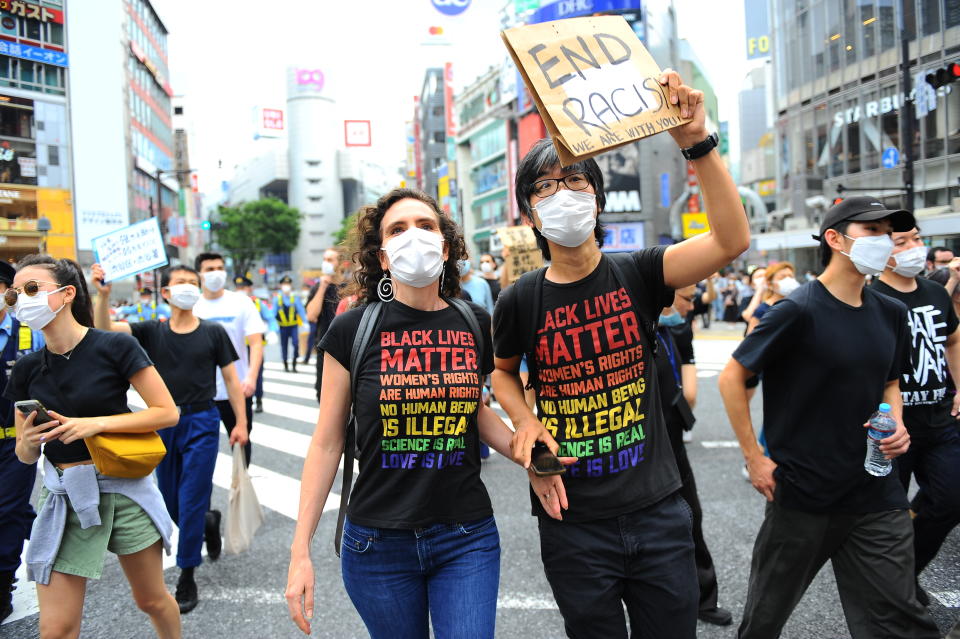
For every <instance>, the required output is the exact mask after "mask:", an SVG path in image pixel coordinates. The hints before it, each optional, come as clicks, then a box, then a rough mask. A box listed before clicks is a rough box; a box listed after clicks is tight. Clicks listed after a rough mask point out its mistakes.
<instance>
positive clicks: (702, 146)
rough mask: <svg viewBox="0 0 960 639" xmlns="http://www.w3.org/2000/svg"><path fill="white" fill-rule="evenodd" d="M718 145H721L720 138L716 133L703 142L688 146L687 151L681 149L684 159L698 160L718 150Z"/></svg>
mask: <svg viewBox="0 0 960 639" xmlns="http://www.w3.org/2000/svg"><path fill="white" fill-rule="evenodd" d="M718 144H720V136H719V135H718V134H717V132H716V131H714V132H713V133H711V134H710V135H708V136H707V137H706V139H705V140H703V141H702V142H698V143H697V144H694V145H693V146H688V147H687V148H685V149H680V152H681V153H683V157H684V158H686V159H687V160H697V159H699V158H702V157H703V156H705V155H706V154H707V153H709V152H710V151H712V150H713V149H714V148H716V147H717V145H718Z"/></svg>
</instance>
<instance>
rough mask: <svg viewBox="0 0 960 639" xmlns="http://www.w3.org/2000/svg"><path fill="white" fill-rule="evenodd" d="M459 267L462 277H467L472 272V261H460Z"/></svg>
mask: <svg viewBox="0 0 960 639" xmlns="http://www.w3.org/2000/svg"><path fill="white" fill-rule="evenodd" d="M457 266H458V267H459V269H460V275H466V274H467V273H469V272H470V260H459V261H458V262H457Z"/></svg>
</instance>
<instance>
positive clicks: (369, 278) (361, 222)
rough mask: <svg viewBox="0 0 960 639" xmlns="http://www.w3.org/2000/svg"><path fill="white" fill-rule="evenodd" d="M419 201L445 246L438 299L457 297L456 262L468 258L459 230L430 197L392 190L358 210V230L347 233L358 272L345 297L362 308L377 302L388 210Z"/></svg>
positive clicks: (458, 280) (381, 274) (412, 192)
mask: <svg viewBox="0 0 960 639" xmlns="http://www.w3.org/2000/svg"><path fill="white" fill-rule="evenodd" d="M408 199H409V200H418V201H420V202H423V203H424V204H426V205H427V206H429V207H430V208H431V209H433V212H434V213H436V214H437V217H438V218H439V221H440V233H441V234H442V235H443V241H444V244H446V246H447V259H446V261H445V262H444V263H443V272H442V274H441V276H440V277H441V281H440V296H441V297H459V296H460V270H459V268H457V261H458V260H461V259H466V258H467V249H466V245H465V244H464V242H463V233H462V232H461V231H460V227H459V226H458V225H457V223H456V222H454V221H453V220H452V219H451V218H450V217H449V216H448V215H447V214H445V213H444V212H443V211H442V210H441V209H440V207H439V206H438V205H437V201H436V200H434V199H433V198H432V197H430V196H429V195H427V194H426V193H424V192H423V191H420V190H417V189H393V190H392V191H390V192H389V193H387V194H386V195H384V196H383V197H381V198H380V199H379V200H377V203H376V204H375V205H373V206H364V207H361V208H360V210H359V211H358V215H357V226H356V227H355V228H354V229H353V230H352V231H351V232H350V237H349V240H348V246H349V247H350V250H351V251H352V253H353V257H352V259H353V263H354V264H356V265H357V268H356V270H355V272H354V274H353V281H351V282H350V284H349V285H348V287H347V290H346V291H345V293H344V294H345V295H356V296H357V303H358V305H360V304H365V303H369V302H375V301H377V300H378V299H380V298H379V297H378V296H377V283H378V282H379V281H380V280H381V279H382V278H383V275H384V271H383V269H382V268H381V267H380V248H381V247H382V246H383V242H382V240H381V229H380V224H381V222H383V216H384V215H386V213H387V211H388V210H389V209H390V207H391V206H393V205H394V204H396V203H397V202H399V201H400V200H408Z"/></svg>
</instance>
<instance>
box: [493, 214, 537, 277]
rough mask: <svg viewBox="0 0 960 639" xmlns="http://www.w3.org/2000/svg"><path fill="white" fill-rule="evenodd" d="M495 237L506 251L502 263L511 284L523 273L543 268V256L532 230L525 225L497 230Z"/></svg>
mask: <svg viewBox="0 0 960 639" xmlns="http://www.w3.org/2000/svg"><path fill="white" fill-rule="evenodd" d="M497 235H498V236H499V238H500V243H501V244H503V246H504V247H505V248H506V249H507V251H506V253H507V255H506V256H504V261H505V262H506V264H507V272H508V273H509V275H510V281H511V282H515V281H517V278H518V277H520V276H521V275H523V274H524V273H527V272H528V271H535V270H537V269H538V268H540V267H541V266H543V254H541V253H540V249H539V247H537V238H536V237H535V236H534V235H533V229H532V228H530V227H529V226H527V225H526V224H521V225H520V226H508V227H505V228H502V229H497Z"/></svg>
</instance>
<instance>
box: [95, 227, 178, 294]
mask: <svg viewBox="0 0 960 639" xmlns="http://www.w3.org/2000/svg"><path fill="white" fill-rule="evenodd" d="M93 252H94V256H95V259H96V260H97V262H99V263H100V265H101V266H102V267H103V271H104V281H106V282H112V281H114V280H118V279H122V278H124V277H130V276H131V275H136V274H138V273H142V272H144V271H150V270H153V269H155V268H159V267H161V266H166V264H167V254H166V251H165V250H164V248H163V237H162V235H161V234H160V224H159V223H158V222H157V218H155V217H152V218H150V219H148V220H144V221H142V222H137V223H136V224H131V225H130V226H127V227H124V228H122V229H118V230H116V231H113V232H112V233H107V234H106V235H101V236H100V237H97V238H94V239H93Z"/></svg>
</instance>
